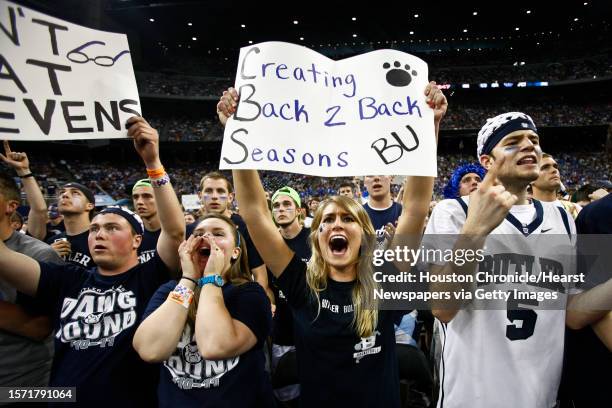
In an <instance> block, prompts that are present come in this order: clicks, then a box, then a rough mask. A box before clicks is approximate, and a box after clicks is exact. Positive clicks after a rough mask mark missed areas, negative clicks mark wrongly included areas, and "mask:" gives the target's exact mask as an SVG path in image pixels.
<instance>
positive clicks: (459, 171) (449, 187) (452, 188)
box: [443, 163, 486, 198]
mask: <svg viewBox="0 0 612 408" xmlns="http://www.w3.org/2000/svg"><path fill="white" fill-rule="evenodd" d="M469 173H475V174H478V175H479V176H480V179H481V180H482V179H483V178H484V176H485V174H486V170H485V169H484V168H483V167H482V166H481V165H480V164H471V163H468V164H464V165H462V166H459V167H457V168H456V169H455V171H453V174H452V175H451V177H450V179H449V180H448V184H446V187H444V193H443V194H444V198H457V197H459V187H460V186H459V185H460V184H461V179H462V178H463V176H465V175H466V174H469Z"/></svg>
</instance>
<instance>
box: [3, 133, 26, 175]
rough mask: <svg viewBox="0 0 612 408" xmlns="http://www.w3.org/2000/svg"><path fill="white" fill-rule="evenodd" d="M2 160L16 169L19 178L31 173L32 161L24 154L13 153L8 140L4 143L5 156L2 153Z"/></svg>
mask: <svg viewBox="0 0 612 408" xmlns="http://www.w3.org/2000/svg"><path fill="white" fill-rule="evenodd" d="M0 159H2V161H3V162H5V163H6V164H8V165H9V166H11V167H12V168H14V169H15V171H16V172H17V175H18V176H23V175H25V174H28V173H29V172H30V160H28V155H27V154H25V153H24V152H13V151H12V150H11V146H10V145H9V142H8V140H5V141H4V154H2V153H0Z"/></svg>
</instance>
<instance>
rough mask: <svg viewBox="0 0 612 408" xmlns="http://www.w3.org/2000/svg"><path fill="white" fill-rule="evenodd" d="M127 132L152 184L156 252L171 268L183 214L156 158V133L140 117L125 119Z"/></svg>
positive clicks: (176, 262) (182, 227)
mask: <svg viewBox="0 0 612 408" xmlns="http://www.w3.org/2000/svg"><path fill="white" fill-rule="evenodd" d="M127 124H128V126H129V130H128V136H131V137H133V138H134V148H135V149H136V151H137V152H138V154H139V155H140V157H141V158H142V160H143V161H144V163H145V165H146V166H147V173H148V174H149V178H150V179H151V185H152V186H153V195H154V196H155V202H156V204H157V213H158V215H159V220H160V223H161V234H160V236H159V240H158V241H157V253H158V254H159V256H160V258H161V259H162V261H163V262H164V264H166V266H167V267H168V268H169V269H170V270H171V271H174V272H176V271H178V270H179V266H180V261H179V255H178V247H179V245H180V244H181V242H182V241H183V239H184V237H185V217H184V216H183V211H182V209H181V205H180V203H179V201H178V198H177V197H176V193H175V192H174V189H173V188H172V184H171V183H170V178H169V176H168V175H167V173H166V172H165V170H164V167H163V165H162V163H161V160H160V158H159V135H158V133H157V130H155V129H153V128H152V127H151V125H149V124H148V123H147V121H146V120H144V118H142V117H137V116H135V117H132V118H130V119H128V121H127Z"/></svg>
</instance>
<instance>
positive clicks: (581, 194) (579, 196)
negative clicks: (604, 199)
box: [572, 184, 597, 203]
mask: <svg viewBox="0 0 612 408" xmlns="http://www.w3.org/2000/svg"><path fill="white" fill-rule="evenodd" d="M595 190H597V188H596V187H595V186H593V185H591V184H585V185H584V186H582V187H580V188H579V189H578V190H576V192H575V193H574V194H572V203H577V202H578V201H591V199H590V198H589V194H591V193H593V192H594V191H595Z"/></svg>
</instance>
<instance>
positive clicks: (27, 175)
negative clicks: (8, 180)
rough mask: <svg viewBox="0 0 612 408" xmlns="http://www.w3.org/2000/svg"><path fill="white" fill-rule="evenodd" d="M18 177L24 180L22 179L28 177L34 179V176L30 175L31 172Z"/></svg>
mask: <svg viewBox="0 0 612 408" xmlns="http://www.w3.org/2000/svg"><path fill="white" fill-rule="evenodd" d="M18 176H19V175H18ZM19 177H20V178H22V179H24V178H28V177H34V175H33V174H32V172H29V173H28V174H24V175H23V176H19Z"/></svg>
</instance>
